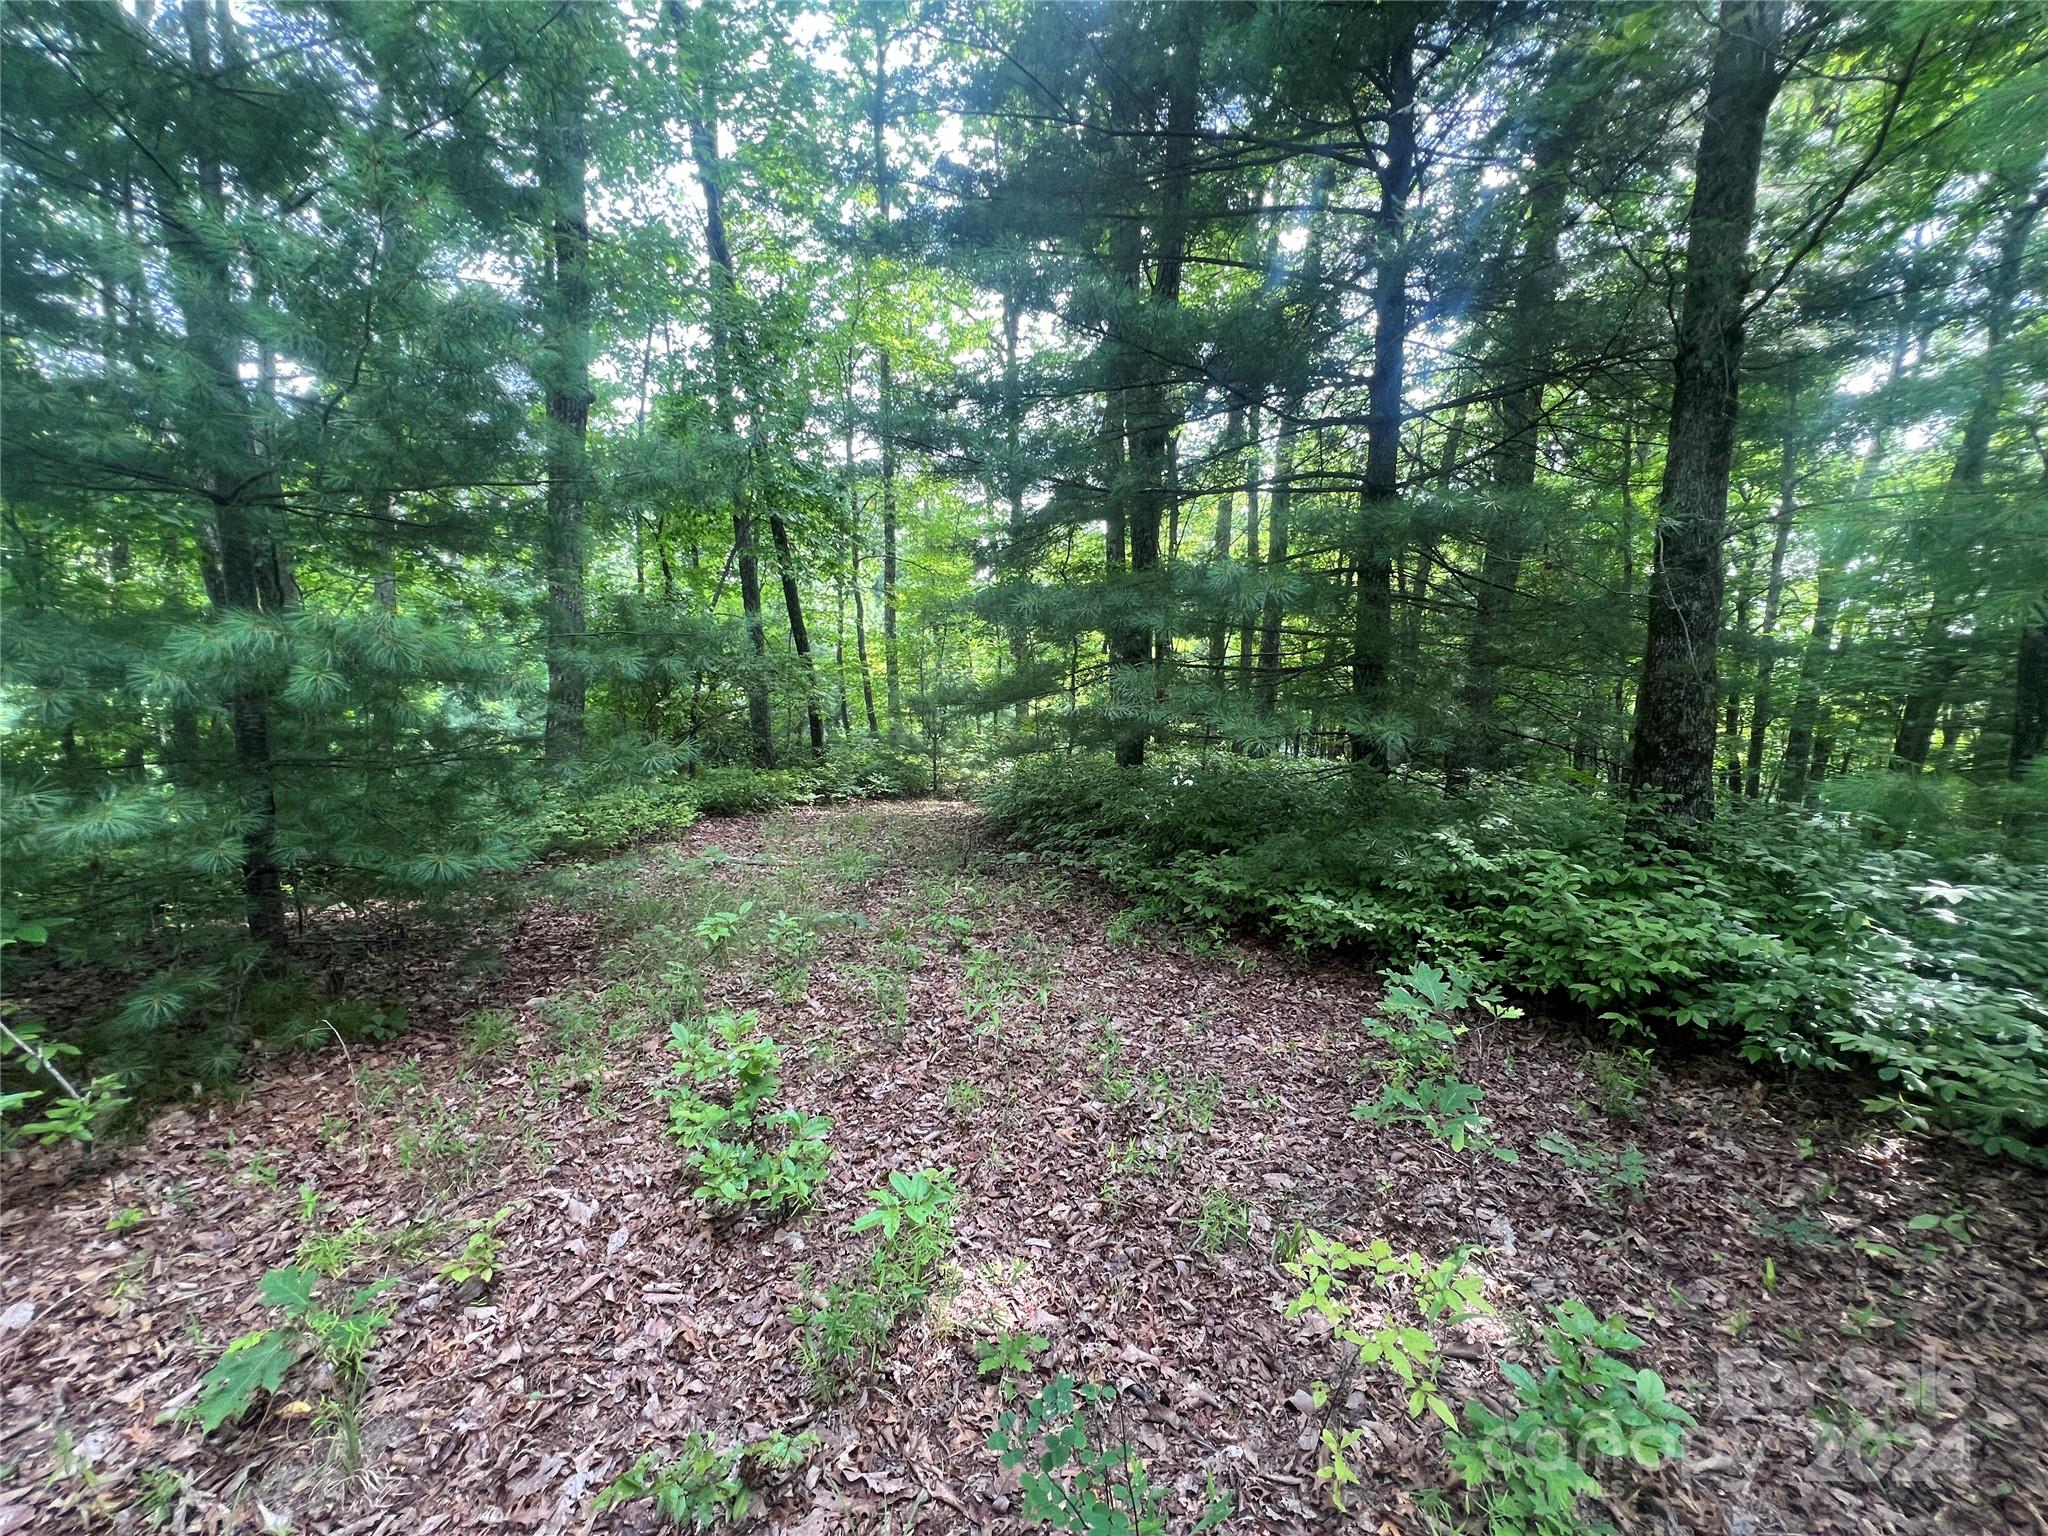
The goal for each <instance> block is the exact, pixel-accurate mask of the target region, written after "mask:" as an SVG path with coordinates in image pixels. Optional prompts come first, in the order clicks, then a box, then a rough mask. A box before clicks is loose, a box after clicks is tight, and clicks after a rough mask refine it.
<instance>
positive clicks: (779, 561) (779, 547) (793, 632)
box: [768, 512, 825, 758]
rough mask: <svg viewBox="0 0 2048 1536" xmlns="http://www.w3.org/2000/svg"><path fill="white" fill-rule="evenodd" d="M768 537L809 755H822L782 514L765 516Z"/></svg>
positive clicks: (806, 640)
mask: <svg viewBox="0 0 2048 1536" xmlns="http://www.w3.org/2000/svg"><path fill="white" fill-rule="evenodd" d="M768 535H769V537H770V538H771V539H772V540H773V541H774V544H775V569H776V571H777V573H778V574H779V575H780V576H781V577H782V608H783V612H785V613H786V614H788V616H789V643H790V644H791V645H792V646H794V647H795V648H796V658H797V664H798V666H799V667H801V668H802V670H803V674H804V718H805V720H806V721H807V723H808V724H809V726H810V729H811V755H812V756H814V757H819V758H822V757H823V756H824V755H825V716H824V714H823V712H822V711H820V709H819V708H818V669H817V665H816V663H815V662H814V661H813V660H812V657H811V631H810V627H809V626H808V625H806V624H805V623H804V603H803V595H802V594H801V593H800V592H798V590H797V585H796V556H795V554H794V553H793V552H792V551H791V549H790V546H789V528H788V527H787V525H785V524H784V522H783V521H782V514H781V513H779V512H770V513H769V514H768Z"/></svg>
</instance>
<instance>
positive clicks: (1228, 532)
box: [1209, 398, 1244, 694]
mask: <svg viewBox="0 0 2048 1536" xmlns="http://www.w3.org/2000/svg"><path fill="white" fill-rule="evenodd" d="M1243 449H1244V402H1243V401H1241V400H1238V399H1234V398H1233V399H1232V400H1231V402H1230V414H1229V416H1228V418H1227V419H1226V420H1225V422H1224V426H1223V453H1224V455H1225V457H1226V458H1227V459H1228V460H1229V461H1230V462H1231V463H1233V464H1234V463H1236V461H1237V457H1238V455H1239V454H1240V453H1241V452H1242V451H1243ZM1236 513H1237V491H1236V489H1235V488H1234V487H1233V488H1232V489H1230V490H1227V491H1225V492H1224V493H1223V495H1222V497H1221V498H1220V499H1219V501H1218V502H1217V506H1216V530H1215V536H1214V538H1213V539H1212V540H1211V543H1210V547H1209V558H1210V561H1211V562H1212V564H1213V565H1214V566H1216V567H1217V568H1218V569H1221V568H1222V567H1223V566H1225V565H1227V564H1229V562H1230V545H1231V538H1232V534H1233V529H1232V528H1231V523H1232V522H1233V520H1234V519H1235V517H1236ZM1229 651H1230V614H1229V611H1228V610H1227V609H1225V608H1224V607H1223V606H1222V605H1221V604H1220V603H1219V604H1218V605H1217V608H1216V618H1215V621H1214V623H1212V624H1211V625H1210V627H1209V683H1210V686H1211V688H1212V689H1213V690H1214V691H1215V692H1216V693H1218V694H1221V693H1222V692H1223V687H1224V682H1225V670H1226V658H1227V657H1228V655H1229Z"/></svg>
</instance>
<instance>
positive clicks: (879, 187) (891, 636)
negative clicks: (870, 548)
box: [868, 6, 903, 731]
mask: <svg viewBox="0 0 2048 1536" xmlns="http://www.w3.org/2000/svg"><path fill="white" fill-rule="evenodd" d="M887 16H888V12H887V8H886V7H883V6H877V7H876V8H875V12H874V38H875V89H874V92H873V94H872V95H871V96H870V97H869V99H868V130H869V143H870V147H871V148H872V150H873V153H874V162H875V163H874V178H875V218H876V221H877V222H878V223H879V224H882V225H887V224H888V222H889V192H890V184H889V161H888V154H887V145H886V141H885V139H884V137H883V131H882V130H883V127H884V125H885V123H886V122H887V120H888V99H889V34H888V25H887ZM875 386H876V387H875V393H876V403H877V406H878V409H879V415H880V420H879V422H878V424H877V428H876V436H877V437H879V438H880V439H881V443H882V674H883V680H884V683H885V685H886V691H887V695H888V703H889V729H890V730H891V731H894V730H895V729H896V726H897V723H898V722H899V721H900V720H901V719H902V718H903V662H902V658H901V657H900V656H899V655H898V654H897V650H896V376H895V368H894V363H893V360H892V359H891V358H890V356H889V349H888V348H887V347H886V346H884V347H880V348H878V349H877V352H876V358H875Z"/></svg>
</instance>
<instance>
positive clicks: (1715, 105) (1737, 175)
mask: <svg viewBox="0 0 2048 1536" xmlns="http://www.w3.org/2000/svg"><path fill="white" fill-rule="evenodd" d="M1784 16H1785V8H1784V5H1783V4H1782V0H1722V4H1721V7H1720V24H1719V29H1718V40H1717V41H1716V43H1715V46H1714V62H1713V79H1712V83H1711V84H1710V85H1709V87H1708V91H1707V106H1706V118H1705V121H1704V123H1703V124H1702V126H1701V129H1700V142H1699V153H1698V158H1697V162H1696V170H1695V176H1694V181H1693V196H1692V208H1691V212H1690V214H1689V216H1688V220H1687V242H1686V252H1685V292H1684V299H1683V302H1682V306H1681V309H1680V314H1679V320H1678V352H1677V357H1676V360H1675V364H1674V370H1673V372H1674V386H1675V387H1674V391H1673V394H1672V401H1671V428H1670V433H1669V439H1668V444H1667V447H1666V450H1665V459H1664V482H1663V486H1662V488H1661V489H1660V491H1659V493H1658V502H1657V548H1656V562H1655V565H1654V567H1653V569H1652V571H1651V575H1650V620H1649V629H1648V633H1647V635H1646V636H1645V639H1644V645H1643V670H1642V680H1641V682H1640V683H1639V684H1638V686H1637V689H1636V719H1635V738H1634V741H1633V743H1632V746H1631V750H1630V757H1629V791H1630V794H1631V796H1632V797H1633V798H1634V799H1635V800H1636V801H1637V802H1638V805H1639V807H1640V810H1639V813H1638V825H1639V826H1640V825H1643V824H1644V821H1643V813H1645V812H1650V811H1664V812H1667V813H1668V814H1669V815H1670V816H1671V817H1672V818H1673V819H1674V820H1675V821H1676V822H1678V823H1680V824H1681V825H1683V824H1685V823H1697V822H1701V821H1704V820H1706V819H1707V818H1708V817H1710V816H1712V815H1713V811H1714V713H1715V708H1714V707H1715V705H1716V703H1717V702H1718V701H1719V694H1720V679H1719V673H1718V670H1717V666H1716V646H1717V644H1718V640H1719V629H1720V623H1721V596H1722V585H1723V558H1722V548H1721V545H1722V541H1723V538H1724V537H1725V534H1726V529H1727V521H1728V476H1729V469H1730V465H1731V463H1732V461H1733V459H1734V453H1735V423H1736V413H1737V410H1738V408H1739V387H1740V378H1741V368H1742V345H1743V331H1744V322H1745V319H1746V315H1745V304H1744V301H1745V299H1746V298H1747V296H1748V293H1749V287H1750V271H1749V254H1748V253H1749V237H1750V232H1751V229H1752V227H1753V225H1754V224H1755V221H1756V194H1757V176H1758V172H1759V170H1760V168H1761V167H1762V164H1763V148H1764V127H1765V124H1766V122H1767V121H1768V120H1769V117H1770V113H1771V103H1772V102H1773V100H1775V99H1776V97H1777V94H1778V88H1779V86H1780V85H1781V84H1782V76H1781V75H1780V74H1779V73H1778V70H1777V61H1776V59H1775V57H1774V54H1775V52H1776V48H1777V43H1778V38H1779V34H1780V31H1781V29H1782V27H1783V24H1784Z"/></svg>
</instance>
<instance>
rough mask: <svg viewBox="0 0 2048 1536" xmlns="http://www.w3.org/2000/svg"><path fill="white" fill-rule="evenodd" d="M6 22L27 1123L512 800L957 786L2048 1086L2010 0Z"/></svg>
mask: <svg viewBox="0 0 2048 1536" xmlns="http://www.w3.org/2000/svg"><path fill="white" fill-rule="evenodd" d="M4 33H5V36H4V48H5V53H4V60H0V68H4V72H5V81H6V104H5V109H4V123H0V127H4V143H5V150H6V159H7V170H6V183H5V196H6V203H5V235H6V240H5V247H4V254H0V302H4V314H5V335H4V342H0V370H4V371H0V390H4V396H0V403H4V437H0V502H4V520H5V527H4V559H5V567H4V580H5V587H4V594H0V595H4V599H5V604H6V645H5V672H4V707H5V711H6V722H7V736H6V743H5V747H4V768H5V778H6V795H7V800H6V839H7V841H6V849H5V851H6V871H5V894H4V900H5V903H6V912H5V927H6V931H5V933H4V934H0V940H4V941H5V942H7V943H9V944H10V945H12V946H16V947H11V948H10V949H9V951H8V955H9V958H10V960H11V961H12V964H11V965H10V967H9V969H10V971H11V973H12V975H11V977H10V985H11V987H13V988H15V990H16V991H17V992H18V994H19V997H18V1005H17V1006H15V1007H14V1008H12V1009H11V1011H10V1012H9V1013H8V1015H7V1017H6V1020H5V1024H6V1039H7V1043H8V1048H9V1050H10V1051H11V1052H13V1053H14V1056H15V1061H14V1063H13V1065H15V1066H17V1067H19V1068H21V1069H22V1070H23V1071H24V1072H25V1074H26V1075H25V1076H22V1077H19V1078H17V1077H16V1075H15V1073H13V1072H10V1078H11V1079H14V1081H12V1082H11V1083H10V1088H11V1089H13V1090H14V1091H13V1092H11V1093H10V1094H9V1095H8V1098H7V1107H8V1109H9V1110H11V1111H20V1112H21V1113H22V1115H23V1116H26V1117H27V1118H28V1119H29V1120H30V1121H31V1122H32V1124H34V1125H35V1126H37V1127H40V1129H38V1130H37V1131H36V1134H67V1133H68V1132H69V1130H73V1129H76V1128H78V1127H80V1126H89V1125H90V1124H91V1123H92V1122H93V1121H94V1120H95V1119H96V1118H97V1117H98V1116H99V1115H100V1114H101V1113H103V1112H104V1111H106V1110H107V1109H108V1108H109V1107H110V1106H111V1105H114V1104H115V1103H116V1102H117V1101H123V1100H136V1099H146V1098H149V1097H151V1096H156V1095H161V1094H164V1093H168V1092H174V1091H178V1090H179V1089H181V1088H182V1087H183V1086H184V1085H186V1084H189V1083H193V1082H199V1083H208V1082H213V1083H218V1082H222V1081H227V1080H229V1079H231V1078H232V1077H233V1075H234V1074H235V1073H236V1072H237V1071H238V1070H239V1068H240V1065H241V1063H242V1061H243V1059H244V1054H245V1052H246V1051H247V1049H248V1047H249V1046H250V1045H251V1043H252V1042H256V1041H271V1040H284V1041H297V1040H306V1039H310V1038H312V1037H314V1036H320V1037H326V1036H328V1035H329V1034H330V1032H337V1033H342V1034H351V1033H363V1032H367V1033H371V1034H374V1033H376V1032H378V1031H381V1030H385V1029H388V1028H393V1027H397V1026H396V1024H395V1023H394V1022H393V1020H394V1018H395V1013H394V1011H393V1009H392V1008H391V1007H388V1006H386V1005H384V1004H383V1003H380V1002H375V1001H372V1000H368V995H369V994H371V993H374V991H375V988H374V984H372V983H369V982H368V981H367V980H366V978H367V977H368V975H369V972H370V970H371V969H372V968H373V967H372V952H373V950H374V944H375V940H376V936H377V935H379V934H381V933H386V932H388V931H389V930H390V928H391V926H392V925H393V924H399V923H405V924H416V923H434V922H445V923H452V924H458V925H459V924H464V923H469V922H471V921H473V920H475V919H476V918H477V917H478V916H479V915H481V914H482V913H484V912H485V911H486V910H487V909H488V908H489V907H490V906H491V905H492V904H493V903H495V902H497V901H499V900H500V899H502V898H504V897H505V896H506V895H507V894H508V893H509V892H511V891H513V890H515V889H516V888H517V887H516V886H514V885H513V884H512V883H511V882H507V881H505V880H503V879H501V878H498V877H501V876H504V875H506V874H509V873H511V872H513V871H517V870H520V869H524V868H527V867H529V866H531V865H533V864H535V863H536V862H537V861H541V860H545V859H547V858H548V857H549V856H551V855H554V854H559V853H562V852H565V851H573V850H579V849H582V850H588V849H594V848H603V847H607V846H612V845H616V844H620V843H623V842H626V841H629V840H631V839H633V838H635V837H639V836H645V835H648V834H651V833H654V832H658V831H661V830H664V829H668V828H672V827H675V826H678V825H681V824H682V823H684V822H686V821H687V820H689V819H690V818H692V817H693V816H696V815H699V814H712V813H719V812H724V811H737V810H747V809H758V808H765V807H767V806H770V805H774V804H778V803H783V802H786V801H788V800H790V799H794V798H805V797H814V796H841V795H864V794H900V793H912V792H923V791H927V790H937V789H952V788H954V787H957V786H960V785H963V784H967V785H972V786H976V787H977V788H978V789H979V790H980V791H981V792H982V793H983V794H984V795H985V797H986V801H987V804H988V808H989V811H990V813H991V815H992V816H993V818H994V820H995V822H996V824H997V825H998V826H1000V827H1001V828H1003V829H1005V830H1006V831H1008V832H1009V833H1010V834H1012V835H1014V836H1016V837H1018V838H1020V839H1021V840H1023V841H1024V842H1025V843H1026V844H1028V845H1029V846H1032V847H1035V848H1038V849H1041V850H1044V851H1047V852H1049V853H1052V854H1054V855H1056V856H1058V857H1060V858H1063V859H1066V860H1068V861H1071V862H1073V863H1076V864H1078V865H1081V866H1084V867H1087V868H1091V869H1093V870H1095V871H1097V872H1098V873H1100V874H1101V875H1102V876H1103V877H1105V878H1106V879H1108V880H1109V881H1110V882H1111V883H1112V884H1114V885H1116V886H1117V887H1118V888H1120V889H1122V890H1123V891H1125V892H1126V893H1128V894H1131V895H1133V896H1135V897H1137V898H1139V899H1140V900H1141V901H1142V902H1143V903H1145V908H1144V910H1145V911H1146V912H1147V913H1148V914H1149V915H1153V916H1156V917H1158V918H1160V919H1161V920H1164V921H1169V922H1176V923H1187V924H1193V925H1195V926H1197V927H1214V928H1219V929H1220V928H1223V927H1226V926H1236V925H1251V926H1255V927H1259V928H1263V929H1266V930H1268V931H1271V932H1273V933H1276V934H1278V935H1280V936H1283V937H1285V938H1286V939H1288V940H1289V941H1291V942H1294V943H1298V944H1301V945H1305V946H1315V947H1331V948H1338V949H1344V950H1348V951H1356V952H1359V953H1362V954H1365V955H1368V956H1371V957H1373V958H1375V959H1377V960H1381V961H1385V962H1389V963H1396V964H1405V963H1407V962H1408V961H1410V960H1412V959H1414V958H1417V957H1418V956H1419V957H1422V958H1427V959H1434V960H1446V961H1449V960H1454V961H1457V962H1459V963H1461V964H1465V965H1469V966H1472V967H1474V968H1475V970H1476V971H1477V972H1479V973H1482V974H1485V975H1488V976H1490V977H1493V978H1495V979H1497V980H1498V981H1499V982H1500V983H1501V984H1502V985H1505V986H1507V987H1510V988H1512V989H1514V990H1515V991H1517V992H1518V993H1521V994H1524V995H1525V996H1529V997H1534V998H1538V999H1542V1000H1545V1001H1546V1002H1548V1003H1549V1004H1550V1005H1551V1006H1553V1007H1557V1008H1560V1009H1565V1010H1568V1011H1575V1012H1582V1013H1585V1014H1589V1015H1591V1016H1593V1017H1596V1018H1599V1019H1603V1020H1605V1021H1607V1022H1609V1023H1611V1024H1612V1025H1614V1026H1615V1027H1616V1028H1617V1029H1621V1030H1642V1031H1663V1032H1666V1033H1687V1032H1690V1033H1697V1034H1700V1035H1703V1036H1706V1037H1709V1038H1711V1039H1714V1040H1716V1041H1724V1042H1726V1043H1728V1044H1729V1045H1731V1046H1732V1047H1734V1048H1738V1049H1740V1050H1742V1051H1743V1052H1744V1053H1745V1054H1747V1055H1748V1056H1750V1057H1751V1058H1752V1059H1755V1060H1760V1061H1767V1062H1771V1063H1774V1064H1776V1065H1778V1066H1782V1067H1786V1068H1792V1069H1832V1068H1841V1069H1847V1070H1848V1071H1849V1072H1851V1073H1852V1074H1853V1080H1854V1081H1855V1082H1857V1083H1858V1084H1860V1085H1861V1086H1862V1089H1863V1092H1864V1095H1865V1097H1866V1098H1867V1099H1868V1100H1869V1101H1870V1103H1871V1104H1872V1105H1873V1106H1874V1107H1878V1108H1883V1109H1888V1110H1890V1111H1892V1112H1895V1113H1897V1114H1899V1115H1900V1116H1902V1117H1903V1119H1904V1120H1905V1122H1906V1123H1908V1124H1910V1125H1916V1126H1927V1125H1932V1124H1938V1125H1942V1126H1946V1127H1948V1128H1950V1129H1952V1130H1955V1131H1957V1132H1959V1133H1961V1134H1962V1135H1964V1136H1965V1137H1967V1138H1968V1139H1970V1140H1971V1141H1973V1142H1974V1143H1976V1144H1977V1145H1980V1146H1982V1147H1985V1148H1987V1149H1990V1150H1993V1151H1997V1152H2003V1153H2009V1154H2012V1155H2017V1156H2021V1157H2029V1158H2031V1157H2036V1156H2038V1155H2039V1151H2040V1146H2041V1133H2042V1129H2043V1126H2044V1121H2048V1093H2044V1090H2043V1081H2042V1074H2043V1066H2044V1061H2048V1033H2044V1030H2048V1003H2044V997H2048V975H2044V969H2048V878H2044V876H2043V873H2042V867H2041V860H2042V857H2043V854H2044V851H2048V848H2044V844H2048V768H2044V767H2043V761H2044V753H2043V747H2044V745H2048V439H2044V437H2043V429H2044V413H2048V345H2044V342H2048V328H2044V325H2043V323H2042V311H2043V306H2042V303H2041V297H2042V293H2043V287H2044V257H2043V251H2044V248H2048V246H2044V240H2043V237H2042V235H2041V229H2042V225H2043V222H2044V221H2043V218H2042V214H2043V210H2044V207H2048V179H2044V177H2048V165H2044V149H2048V146H2044V125H2048V67H2044V61H2048V27H2044V23H2043V18H2042V14H2041V12H2040V11H2038V10H2037V9H2034V8H2031V7H2027V6H2011V5H2001V4H1990V3H1983V4H1979V3H1968V4H1954V5H1941V6H1931V5H1917V4H1906V5H1891V6H1883V7H1876V6H1872V7H1832V8H1829V7H1813V6H1805V5H1797V6H1786V5H1782V4H1778V3H1775V0H1742V3H1728V4H1724V5H1721V6H1720V7H1718V8H1717V9H1716V8H1709V7H1700V6H1615V7H1600V8H1592V7H1580V6H1573V5H1491V4H1451V3H1445V4H1422V3H1417V4H1406V5H1395V6H1378V7H1364V6H1318V5H1305V4H1288V5H1275V4H1249V3H1247V4H1237V3H1218V4H1204V5H1172V4H1155V3H1149V0H1118V3H1114V4H1106V5H1084V6H1031V5H1015V4H1001V3H987V4H944V3H935V4H930V5H925V4H907V5H906V4H880V5H846V6H840V7H836V8H835V7H830V6H827V7H819V8H810V7H805V8H798V7H793V6H785V5H778V4H770V3H753V0H743V3H734V4H713V3H704V4H697V5H689V4H684V3H681V0H667V3H665V4H662V5H658V6H657V5H652V4H650V5H636V6H632V7H623V8H615V7H611V6H600V5H584V4H547V3H519V4H491V5H470V4H436V5H399V4H390V5H362V4H332V5H313V6H276V5H269V4H247V5H240V4H237V5H230V4H228V3H226V0H179V3H174V4H151V3H148V0H143V3H140V4H135V5H128V6H117V5H111V4H72V5H55V4H37V3H26V0H17V3H10V4H9V5H8V6H7V7H6V9H5V12H4ZM21 946H35V948H34V949H33V951H32V952H31V950H30V949H28V948H24V947H21ZM24 956H28V957H29V958H17V957H24ZM358 994H363V995H360V996H359V995H358ZM74 1057H75V1058H76V1059H74ZM38 1116H40V1117H42V1118H41V1119H40V1120H38V1119H36V1117H38ZM17 1118H20V1117H17ZM53 1125H54V1126H55V1128H56V1129H55V1130H54V1131H52V1130H50V1129H49V1128H50V1127H51V1126H53Z"/></svg>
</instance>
